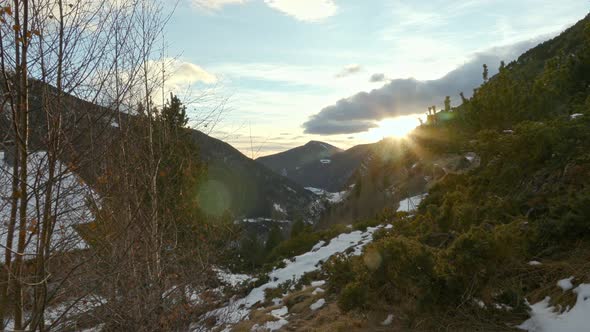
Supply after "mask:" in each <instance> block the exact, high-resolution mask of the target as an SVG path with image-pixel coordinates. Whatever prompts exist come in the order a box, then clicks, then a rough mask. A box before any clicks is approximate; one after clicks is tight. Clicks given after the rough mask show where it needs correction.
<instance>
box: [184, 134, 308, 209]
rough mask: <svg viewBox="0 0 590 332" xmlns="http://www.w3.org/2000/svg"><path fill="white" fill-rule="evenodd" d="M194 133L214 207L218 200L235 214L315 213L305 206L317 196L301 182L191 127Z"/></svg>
mask: <svg viewBox="0 0 590 332" xmlns="http://www.w3.org/2000/svg"><path fill="white" fill-rule="evenodd" d="M191 136H192V137H193V139H194V140H195V142H196V143H197V144H198V146H199V152H200V155H201V157H202V158H203V160H204V161H205V162H206V163H207V180H206V183H205V184H204V187H205V189H204V190H206V191H207V193H206V194H205V195H206V196H208V197H209V198H208V199H207V202H209V203H210V204H212V206H211V208H212V209H217V208H218V206H217V205H216V204H217V203H218V202H224V204H227V207H229V209H230V211H232V212H233V213H234V214H235V215H236V216H243V217H247V218H252V217H268V218H271V217H274V218H277V219H290V220H293V219H295V218H302V219H305V220H313V218H314V217H315V216H313V215H312V213H311V211H310V210H309V209H306V207H307V206H308V205H309V204H310V203H311V202H312V201H313V199H314V196H313V194H311V193H310V192H308V191H307V190H305V189H303V188H302V187H301V186H300V185H298V184H297V183H294V182H292V181H290V180H289V179H288V178H285V177H282V176H280V175H278V174H276V173H274V172H272V171H270V170H269V169H267V168H266V167H264V166H262V165H260V164H258V163H257V162H255V161H254V160H252V159H250V158H248V157H246V156H245V155H243V154H242V153H241V152H239V151H238V150H236V149H235V148H233V147H232V146H231V145H229V144H227V143H225V142H223V141H220V140H218V139H215V138H213V137H210V136H208V135H205V134H204V133H202V132H200V131H198V130H191ZM302 207H303V209H302ZM204 208H205V209H207V207H204Z"/></svg>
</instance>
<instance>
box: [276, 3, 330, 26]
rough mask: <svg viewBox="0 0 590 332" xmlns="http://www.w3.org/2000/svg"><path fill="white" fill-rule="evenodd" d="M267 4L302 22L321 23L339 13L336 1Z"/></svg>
mask: <svg viewBox="0 0 590 332" xmlns="http://www.w3.org/2000/svg"><path fill="white" fill-rule="evenodd" d="M265 3H266V4H267V5H268V6H269V7H271V8H273V9H275V10H278V11H280V12H282V13H284V14H286V15H289V16H292V17H294V18H296V19H298V20H300V21H306V22H319V21H322V20H324V19H326V18H328V17H330V16H333V15H335V14H336V12H337V11H338V6H336V3H335V2H334V0H265Z"/></svg>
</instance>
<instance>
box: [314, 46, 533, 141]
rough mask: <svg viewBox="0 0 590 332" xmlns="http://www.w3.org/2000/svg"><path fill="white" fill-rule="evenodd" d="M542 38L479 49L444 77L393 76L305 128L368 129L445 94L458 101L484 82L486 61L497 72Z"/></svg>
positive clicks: (417, 109) (326, 111)
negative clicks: (461, 93) (432, 78)
mask: <svg viewBox="0 0 590 332" xmlns="http://www.w3.org/2000/svg"><path fill="white" fill-rule="evenodd" d="M538 42H539V39H536V40H529V41H525V42H520V43H517V44H514V45H510V46H504V47H496V48H492V49H489V50H487V51H485V52H480V53H476V54H474V55H473V57H472V58H471V60H470V61H468V62H466V63H465V64H463V65H462V66H460V67H458V68H457V69H455V70H453V71H451V72H449V73H448V74H447V75H445V76H444V77H442V78H440V79H436V80H430V81H418V80H416V79H413V78H410V79H395V80H392V81H390V82H389V83H387V84H385V85H384V86H383V87H381V88H379V89H375V90H372V91H371V92H360V93H357V94H356V95H354V96H351V97H348V98H345V99H341V100H339V101H337V102H336V104H335V105H332V106H328V107H326V108H324V109H322V110H321V111H320V112H319V113H317V114H315V115H313V116H311V117H310V118H309V120H308V121H307V122H305V123H304V124H303V128H304V129H305V133H307V134H319V135H337V134H352V133H358V132H364V131H368V130H369V129H371V128H374V127H377V125H378V122H379V121H380V120H383V119H385V118H392V117H396V116H401V115H408V114H416V113H423V112H425V110H426V108H427V107H428V106H430V105H440V104H441V103H442V101H443V100H444V98H445V96H451V99H452V100H454V101H456V100H457V99H459V97H458V96H459V92H461V91H463V92H464V93H465V95H466V96H470V95H471V93H472V91H473V88H475V87H477V86H479V85H480V84H481V83H482V65H483V64H484V63H485V64H487V65H488V66H489V68H490V76H491V75H494V74H496V73H497V71H498V69H497V68H498V67H499V65H500V61H502V60H505V61H506V62H507V63H508V62H509V61H512V60H514V59H516V58H517V57H518V55H520V54H522V53H523V52H524V51H526V50H528V49H530V48H531V47H533V46H535V45H536V44H538ZM373 76H375V75H373ZM383 76H385V75H383ZM453 104H457V103H456V102H454V103H453Z"/></svg>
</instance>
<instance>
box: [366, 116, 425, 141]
mask: <svg viewBox="0 0 590 332" xmlns="http://www.w3.org/2000/svg"><path fill="white" fill-rule="evenodd" d="M420 119H422V120H424V115H421V114H413V115H405V116H399V117H396V118H390V119H385V120H382V121H381V122H379V126H378V127H376V128H373V129H371V130H369V132H367V133H366V138H367V139H369V140H373V141H378V140H381V139H384V138H388V137H395V138H404V137H406V136H407V135H408V134H409V133H410V132H411V131H412V130H414V128H416V127H417V126H419V125H420Z"/></svg>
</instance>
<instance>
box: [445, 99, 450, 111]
mask: <svg viewBox="0 0 590 332" xmlns="http://www.w3.org/2000/svg"><path fill="white" fill-rule="evenodd" d="M450 111H451V97H450V96H446V97H445V112H450Z"/></svg>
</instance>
